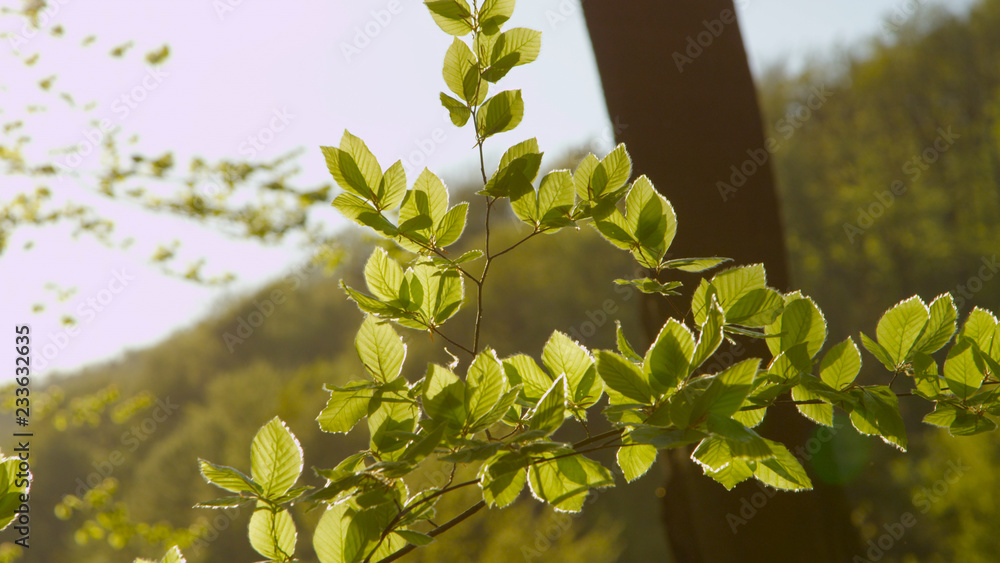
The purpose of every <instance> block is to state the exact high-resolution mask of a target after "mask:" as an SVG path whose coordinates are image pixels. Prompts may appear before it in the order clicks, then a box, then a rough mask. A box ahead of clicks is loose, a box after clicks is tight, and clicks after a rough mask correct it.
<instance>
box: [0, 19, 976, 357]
mask: <svg viewBox="0 0 1000 563" xmlns="http://www.w3.org/2000/svg"><path fill="white" fill-rule="evenodd" d="M591 1H594V0H591ZM736 3H737V6H738V11H739V15H740V23H741V28H742V31H743V34H744V39H745V41H746V43H747V48H748V51H749V54H750V58H751V66H752V68H753V69H754V71H755V72H759V71H760V70H761V69H762V68H764V67H765V66H766V65H768V64H771V63H775V62H786V63H787V64H789V65H790V66H791V67H792V68H795V67H796V66H797V65H799V64H801V62H802V61H803V60H804V59H805V58H806V57H808V56H812V55H816V56H821V57H824V56H825V57H828V56H830V53H831V52H832V51H833V50H834V48H835V47H837V46H849V45H854V44H855V43H856V42H858V41H859V40H860V39H862V38H865V37H870V36H873V35H876V34H879V33H881V27H880V24H881V23H882V22H883V21H884V18H885V17H886V16H892V15H895V17H896V18H897V19H905V18H907V17H909V16H910V15H911V14H912V11H913V9H914V8H915V7H918V6H921V5H923V4H926V3H928V2H926V1H919V0H837V1H833V0H828V1H822V2H821V1H816V0H812V1H808V2H803V1H802V0H797V1H793V0H737V1H736ZM971 3H972V2H971V0H953V1H951V2H944V3H942V4H944V5H945V6H946V7H948V8H950V9H955V10H961V9H964V8H965V7H966V6H968V5H969V4H971ZM15 4H16V3H12V0H0V6H3V5H7V6H11V5H15ZM53 5H54V6H58V10H56V9H55V8H53V10H52V13H51V14H50V15H49V16H48V17H50V18H51V21H52V22H53V23H56V24H60V25H62V26H64V28H65V29H66V35H65V36H64V37H62V38H53V37H49V36H43V35H37V36H31V35H30V32H27V33H26V32H25V31H24V30H23V29H22V27H21V23H22V22H21V21H20V20H18V19H17V18H13V17H10V16H0V30H4V31H9V32H12V33H13V34H14V37H15V38H16V41H17V42H18V43H19V45H18V47H19V49H20V54H21V56H24V55H30V54H31V53H34V52H39V53H40V54H41V60H40V62H39V63H38V65H36V66H35V67H33V68H27V67H24V66H23V65H21V64H20V63H19V62H18V61H17V60H16V59H15V58H14V55H13V53H10V52H8V51H9V49H8V48H7V45H3V44H2V43H0V71H2V72H0V123H6V122H9V121H14V120H17V119H24V120H25V122H26V130H27V132H29V133H30V134H32V136H33V138H34V141H33V143H32V145H31V147H30V151H29V156H33V157H35V158H38V159H43V158H45V154H46V153H47V151H49V150H50V149H52V148H54V147H59V146H65V145H69V144H73V143H85V142H86V140H87V137H88V136H90V137H93V135H94V134H95V132H94V131H93V130H92V127H91V126H90V125H89V121H90V120H91V119H94V118H95V117H96V118H105V119H107V120H109V121H110V122H112V123H113V124H115V125H116V126H119V127H121V128H122V130H123V132H125V133H127V134H132V133H136V134H138V135H139V136H140V143H139V148H140V149H141V150H143V151H145V152H147V153H149V154H156V153H157V152H160V151H164V150H167V149H173V150H175V152H176V156H177V157H178V159H177V161H178V162H180V163H183V162H185V161H186V160H188V159H189V158H190V157H192V156H202V157H205V158H207V159H209V160H212V159H218V158H237V159H238V158H248V157H251V156H252V157H256V158H264V159H267V158H273V157H275V156H277V155H279V154H281V153H283V152H285V151H287V150H290V149H294V148H297V147H306V148H307V149H308V150H307V152H306V153H305V155H304V157H303V158H302V160H301V165H302V167H303V174H302V175H301V176H300V177H299V181H300V182H301V184H302V185H307V186H308V185H317V184H319V183H323V182H327V181H329V180H328V178H329V174H328V173H327V171H326V168H325V166H324V164H323V160H322V157H321V156H320V155H319V151H318V149H317V148H316V147H318V146H319V145H326V144H334V145H335V144H337V143H338V142H339V139H340V136H341V133H342V132H343V130H344V129H345V128H346V129H349V130H351V132H352V133H354V134H356V135H359V136H361V137H363V138H364V139H365V140H366V141H367V143H368V145H369V146H370V147H371V149H372V150H373V151H374V152H375V154H376V155H377V156H378V157H379V159H380V161H381V163H382V164H383V166H387V165H388V164H390V163H391V162H393V161H395V160H397V159H400V158H402V159H403V160H404V163H406V164H407V165H408V167H409V168H410V169H412V170H415V171H419V169H420V168H422V167H423V166H429V167H430V168H431V169H433V170H436V171H438V172H440V173H441V174H442V176H444V177H445V178H446V179H448V180H451V181H452V182H453V183H455V182H460V181H461V180H463V179H465V178H467V177H469V175H468V173H467V172H462V170H469V169H470V168H469V166H467V165H471V163H472V162H473V154H472V151H471V150H470V147H471V146H472V144H473V139H472V137H471V132H470V130H469V129H463V130H456V129H454V128H453V127H452V126H451V125H450V122H448V121H447V117H446V114H445V112H444V110H443V109H442V108H441V107H440V105H439V103H438V98H437V93H438V91H440V90H441V89H443V88H444V85H443V81H442V79H441V75H440V65H441V60H442V57H443V55H444V52H445V50H446V49H447V46H448V44H449V43H450V39H449V38H448V37H447V36H445V35H444V34H443V33H441V32H440V31H438V30H437V28H436V27H435V25H434V23H433V22H432V20H431V18H430V17H429V16H428V14H427V13H426V9H425V8H424V7H423V6H422V5H421V3H420V2H418V1H416V0H396V1H390V0H365V1H359V0H350V1H348V0H338V1H333V2H331V1H322V2H321V1H318V0H313V1H298V2H280V3H279V2H264V1H261V0H198V1H194V0H175V1H173V2H169V3H166V2H164V3H148V2H134V1H126V0H102V1H101V2H83V1H79V0H76V1H74V0H60V1H59V2H53ZM511 25H518V26H526V27H532V28H535V29H539V30H541V31H543V49H542V55H541V57H540V58H539V60H538V62H537V63H534V64H531V65H528V66H526V67H521V68H518V69H515V70H514V71H513V72H511V74H510V76H509V78H507V79H505V81H504V84H503V86H504V88H505V89H512V88H523V89H524V98H525V103H526V106H527V111H526V117H525V119H524V121H523V123H522V125H521V126H520V127H519V128H518V129H517V130H516V131H515V132H513V133H507V134H503V135H500V136H497V137H496V138H495V141H494V142H493V143H492V145H488V148H489V150H488V151H487V154H488V157H491V158H493V159H495V158H497V157H498V155H499V153H500V152H501V151H502V149H503V147H505V146H507V145H510V144H513V143H515V142H518V141H520V140H523V139H524V138H528V137H531V136H537V137H538V139H539V143H540V144H541V146H542V148H543V150H545V151H546V152H547V153H548V154H549V155H556V156H558V155H560V154H562V153H565V152H566V151H567V150H569V149H570V148H572V147H579V146H582V145H589V146H590V148H591V149H592V150H595V152H598V151H599V150H606V149H607V148H610V146H611V145H610V141H609V140H608V139H609V137H608V132H609V130H610V127H609V124H608V118H607V113H606V111H605V109H604V106H603V98H602V95H601V92H600V87H599V80H598V77H597V75H596V69H595V68H594V63H593V57H592V54H591V52H590V46H589V40H588V38H587V34H586V27H585V24H584V22H583V19H582V14H581V12H580V8H579V4H578V2H576V1H573V0H530V1H528V0H522V1H521V2H520V3H519V5H518V10H517V13H516V15H515V18H514V21H513V22H512V24H511ZM90 34H94V35H96V36H97V37H98V40H97V41H96V42H95V43H94V44H93V45H91V46H90V47H87V48H82V47H80V42H81V40H82V39H83V38H84V37H85V36H87V35H90ZM127 40H134V41H135V47H133V49H132V51H131V52H129V54H128V55H127V56H126V57H125V58H124V59H122V60H118V59H111V58H109V57H108V56H107V53H108V51H109V50H110V49H111V48H112V47H113V46H115V45H118V44H121V43H123V42H125V41H127ZM165 43H169V45H170V47H171V51H172V54H171V56H170V58H169V59H168V61H167V62H166V63H165V64H163V65H162V66H161V67H159V69H158V70H156V71H151V70H150V69H149V68H148V67H147V66H146V65H145V63H144V62H143V60H142V55H143V54H145V53H146V52H148V51H151V50H153V49H155V48H158V47H160V46H161V45H163V44H165ZM53 73H54V74H56V75H57V79H56V81H55V83H54V86H53V88H52V92H50V93H42V92H41V91H40V90H39V89H38V87H37V83H38V81H39V80H41V79H43V78H45V77H46V76H48V75H50V74H53ZM140 86H141V87H142V90H143V95H142V98H143V99H142V100H140V101H135V102H134V103H133V104H132V105H131V106H129V105H124V104H123V103H121V101H120V100H121V96H122V95H123V94H126V93H129V92H133V91H134V89H135V88H137V87H140ZM59 91H69V92H71V93H73V95H74V97H75V98H76V100H77V103H78V104H79V105H83V104H85V103H87V102H90V101H93V102H96V103H97V107H96V109H94V110H93V111H91V112H89V113H85V112H83V111H80V109H79V108H76V109H71V108H68V107H67V106H66V104H64V103H62V102H61V101H60V100H58V99H56V97H55V94H56V93H57V92H59ZM116 102H117V103H116ZM33 103H39V104H43V105H47V106H48V107H49V111H47V112H45V113H40V114H31V115H27V114H26V113H25V111H24V108H25V107H26V106H27V105H29V104H33ZM133 106H134V107H133ZM275 117H277V118H278V120H277V121H275V119H274V118H275ZM276 123H280V130H278V128H275V129H274V130H272V131H269V132H268V133H267V134H266V135H265V136H263V137H262V138H267V139H271V138H273V140H270V142H268V143H267V144H265V145H264V146H263V148H262V150H257V149H252V148H251V147H252V145H250V144H249V143H248V142H247V141H248V137H250V136H257V135H261V131H262V130H266V129H270V128H271V126H272V124H276ZM435 138H436V139H437V141H434V140H433V139H435ZM442 139H443V140H442ZM602 139H605V140H602ZM425 152H429V153H430V154H426V155H425V154H424V153H425ZM60 158H63V159H64V158H66V157H60ZM74 164H75V168H74V170H75V171H76V172H77V174H78V177H63V178H60V179H57V180H56V181H53V182H50V183H49V186H50V187H51V188H52V189H53V191H54V192H56V194H57V197H58V198H60V200H67V201H68V200H75V201H80V202H87V203H91V202H97V201H100V200H99V199H98V198H96V197H95V196H93V195H92V194H88V193H87V189H86V186H89V185H92V184H93V182H92V181H88V178H89V176H88V175H89V174H92V173H93V172H94V171H96V170H98V169H99V167H100V164H101V163H100V159H99V157H98V156H97V155H96V153H93V152H92V153H90V154H89V155H81V157H80V162H79V163H78V164H77V163H74ZM409 177H410V180H411V181H412V180H413V178H415V174H410V175H409ZM33 186H34V184H33V183H31V182H25V181H24V180H23V179H19V178H2V179H0V200H6V199H8V198H10V197H13V196H14V195H15V194H16V193H17V192H18V191H20V190H24V189H28V188H33ZM105 208H106V209H107V213H108V214H109V215H110V216H112V217H113V218H114V219H115V220H116V222H117V223H118V225H119V228H120V232H121V233H122V234H136V235H138V236H137V239H138V241H137V243H136V244H135V245H134V246H133V247H131V248H130V249H129V250H128V251H121V250H115V249H107V248H105V247H103V246H101V245H100V244H98V243H96V242H94V241H93V240H91V239H89V238H86V237H82V238H80V239H78V240H74V239H72V238H71V237H70V235H71V233H70V232H69V230H68V229H64V228H55V229H54V228H48V229H46V230H44V231H29V230H22V231H19V232H17V233H16V234H15V235H14V236H13V238H12V240H11V242H10V245H9V247H8V249H7V251H5V253H4V254H3V255H2V256H0V289H2V290H3V293H2V294H0V318H2V319H3V320H4V322H5V323H6V325H7V326H8V327H11V326H13V325H15V324H22V323H28V324H30V325H32V329H33V332H34V333H35V335H36V336H35V341H34V342H35V343H34V347H35V348H34V354H35V356H36V361H35V363H36V365H38V367H41V366H42V365H44V368H42V369H41V370H40V371H41V372H43V373H45V372H49V371H51V370H53V369H58V370H67V369H72V368H75V367H78V366H80V365H84V364H86V363H89V362H93V361H96V360H101V359H106V358H109V357H113V356H114V355H116V354H119V353H120V352H122V351H123V350H125V349H136V348H141V347H143V346H148V345H150V344H153V343H155V342H156V341H158V340H161V339H162V338H163V337H164V336H166V335H168V334H169V333H170V332H172V331H174V330H177V329H178V328H182V327H184V326H189V325H191V324H193V323H195V322H197V320H198V319H199V318H201V317H202V316H204V314H205V313H207V312H208V311H209V310H210V308H211V306H212V305H213V304H214V303H216V302H218V301H219V300H222V299H227V298H232V297H233V296H237V295H239V294H241V293H242V292H245V291H247V290H248V289H249V288H253V287H257V286H259V285H260V284H261V283H263V282H264V281H266V280H268V279H275V278H278V277H280V276H281V275H283V274H284V273H285V272H287V271H288V270H289V268H292V267H294V266H295V265H296V264H298V263H300V261H301V260H302V259H303V256H304V254H303V253H302V252H301V251H300V250H299V249H297V248H289V247H284V248H267V249H262V248H260V247H259V246H256V245H253V244H250V243H242V242H239V241H232V240H227V239H224V238H222V237H220V236H217V235H215V234H214V233H211V232H209V231H205V230H202V229H199V228H196V227H192V226H190V225H188V224H186V223H184V222H183V221H179V220H176V219H170V218H166V217H151V216H149V215H148V214H144V213H138V212H135V210H133V209H131V208H129V207H127V206H124V205H119V204H113V205H105ZM324 217H326V216H325V215H324ZM329 220H331V221H335V220H336V218H335V216H334V214H333V213H330V214H329ZM171 238H180V239H182V240H187V241H189V242H188V244H187V246H186V247H185V249H184V250H183V253H184V254H183V255H184V256H185V257H188V258H191V259H194V258H198V257H199V256H201V255H202V254H204V255H206V256H207V257H208V258H209V259H210V263H211V264H212V266H213V267H214V268H215V269H216V271H224V270H231V271H234V272H236V273H237V274H238V275H239V276H240V282H239V283H237V284H235V285H233V286H231V287H229V288H228V289H207V288H204V287H198V286H194V285H192V284H188V283H184V282H179V281H176V280H172V279H169V278H165V277H164V276H162V275H161V274H160V273H158V271H157V270H156V269H155V268H151V267H149V266H148V257H149V255H150V253H151V250H152V248H153V246H154V245H155V244H156V243H159V242H163V241H169V240H170V239H171ZM29 240H32V241H34V242H35V245H34V247H33V248H32V249H30V250H27V251H26V250H24V249H23V248H22V247H23V245H24V243H25V242H27V241H29ZM53 281H54V282H57V283H58V284H59V285H61V286H64V287H75V288H76V292H75V294H73V295H72V296H70V297H69V298H68V299H67V300H65V301H64V302H59V301H58V300H57V299H56V298H55V297H56V294H55V293H54V292H53V291H51V290H47V289H44V285H45V284H46V282H53ZM36 303H44V304H45V305H46V309H45V311H44V312H43V313H32V312H31V309H32V306H33V305H34V304H36ZM67 314H68V315H72V316H75V317H76V318H77V321H78V325H77V328H78V331H76V332H75V333H70V332H68V331H67V330H66V328H64V327H62V326H61V325H60V323H59V319H60V318H61V317H62V316H64V315H67ZM4 330H8V331H9V332H10V333H13V331H12V330H10V329H9V328H8V329H4ZM9 337H10V338H11V341H12V340H13V334H11V335H10V336H9ZM218 343H219V345H220V346H221V345H222V335H219V340H218ZM11 349H12V346H11V345H0V363H4V365H10V364H12V363H13V362H12V361H11V360H10V358H11V353H12V351H11Z"/></svg>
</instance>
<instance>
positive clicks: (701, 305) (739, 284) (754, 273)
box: [691, 264, 767, 325]
mask: <svg viewBox="0 0 1000 563" xmlns="http://www.w3.org/2000/svg"><path fill="white" fill-rule="evenodd" d="M709 285H710V286H711V287H712V288H714V289H715V291H716V298H717V299H718V300H719V305H720V306H721V307H722V310H723V311H726V312H727V314H728V311H729V308H730V307H732V306H733V305H734V304H735V303H736V302H737V301H738V300H739V299H740V298H741V297H743V296H744V295H746V294H747V293H749V292H750V291H753V290H755V289H764V288H765V287H767V275H766V274H765V272H764V265H763V264H753V265H751V266H740V267H736V268H730V269H728V270H724V271H722V272H719V273H718V274H716V275H715V276H714V277H713V278H712V280H711V282H709V283H704V282H703V283H702V284H701V285H699V287H698V290H697V291H696V292H695V295H694V296H693V297H692V302H691V306H692V309H691V311H692V313H694V322H695V323H697V324H699V325H700V324H702V323H704V322H705V312H706V309H705V307H706V306H707V304H708V294H707V293H706V291H707V289H708V287H709ZM703 288H704V289H703ZM699 293H700V295H699Z"/></svg>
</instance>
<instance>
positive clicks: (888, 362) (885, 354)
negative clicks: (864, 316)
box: [861, 332, 896, 371]
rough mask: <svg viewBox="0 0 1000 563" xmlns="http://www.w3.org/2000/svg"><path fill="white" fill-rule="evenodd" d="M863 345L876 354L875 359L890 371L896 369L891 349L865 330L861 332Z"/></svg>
mask: <svg viewBox="0 0 1000 563" xmlns="http://www.w3.org/2000/svg"><path fill="white" fill-rule="evenodd" d="M861 345H862V346H864V347H865V349H866V350H868V351H869V352H871V354H872V355H873V356H875V359H877V360H878V361H880V362H882V365H883V366H885V369H887V370H889V371H896V366H895V364H893V361H892V357H890V356H889V351H888V350H886V349H885V348H883V347H882V345H881V344H879V343H878V342H875V341H874V340H872V339H871V338H870V337H869V336H868V335H867V334H865V333H863V332H862V333H861Z"/></svg>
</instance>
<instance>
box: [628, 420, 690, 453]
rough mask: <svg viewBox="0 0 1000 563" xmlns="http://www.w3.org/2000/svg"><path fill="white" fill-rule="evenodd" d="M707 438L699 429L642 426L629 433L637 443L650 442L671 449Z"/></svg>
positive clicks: (658, 446) (631, 438) (664, 448)
mask: <svg viewBox="0 0 1000 563" xmlns="http://www.w3.org/2000/svg"><path fill="white" fill-rule="evenodd" d="M703 438H705V434H704V433H703V432H699V431H697V430H672V429H669V428H654V427H650V426H640V427H639V428H636V429H635V430H633V431H632V432H630V433H629V439H630V440H632V441H633V442H635V443H636V444H649V445H650V446H653V447H654V448H656V449H658V450H669V449H673V448H680V447H683V446H687V445H689V444H693V443H695V442H698V441H700V440H702V439H703Z"/></svg>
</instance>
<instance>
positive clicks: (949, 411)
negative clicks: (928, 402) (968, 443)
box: [924, 401, 997, 436]
mask: <svg viewBox="0 0 1000 563" xmlns="http://www.w3.org/2000/svg"><path fill="white" fill-rule="evenodd" d="M924 422H925V423H927V424H933V425H934V426H941V427H943V428H947V429H948V431H949V433H950V434H951V435H952V436H972V435H975V434H980V433H982V432H991V431H993V430H996V427H997V425H996V423H995V422H993V421H992V420H990V419H988V418H986V417H985V416H983V414H982V413H979V414H974V413H971V412H969V411H967V410H965V409H963V408H959V407H958V406H956V405H952V404H950V403H944V402H940V401H939V402H937V403H936V404H935V405H934V411H933V412H930V413H928V414H927V416H925V417H924Z"/></svg>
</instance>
